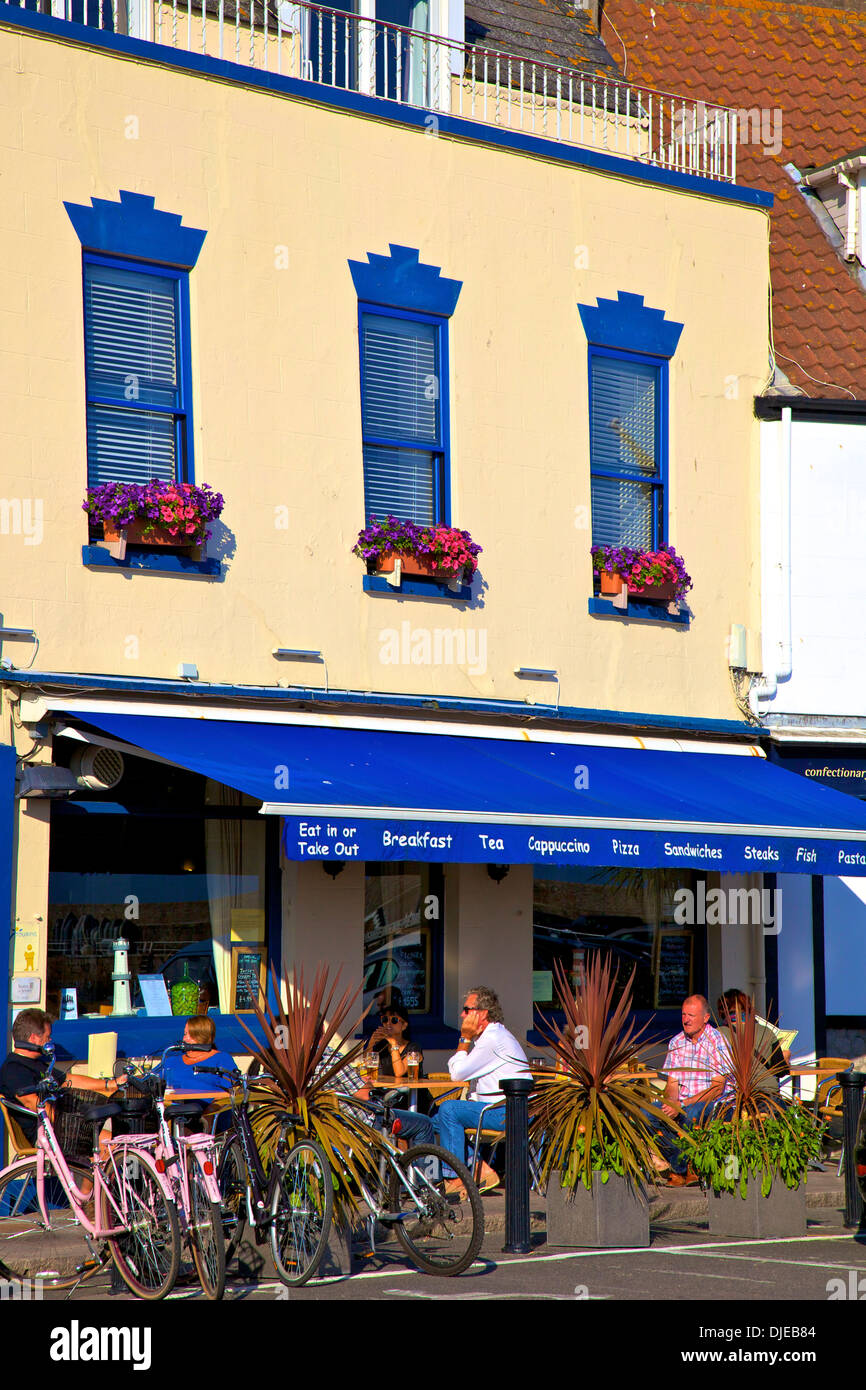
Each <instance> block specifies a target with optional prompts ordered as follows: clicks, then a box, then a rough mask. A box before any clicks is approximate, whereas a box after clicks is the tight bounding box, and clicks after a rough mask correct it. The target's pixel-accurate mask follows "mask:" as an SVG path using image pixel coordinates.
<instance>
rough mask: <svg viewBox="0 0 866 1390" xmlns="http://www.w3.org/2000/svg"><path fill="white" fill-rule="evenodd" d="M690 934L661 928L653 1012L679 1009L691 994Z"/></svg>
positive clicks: (691, 943)
mask: <svg viewBox="0 0 866 1390" xmlns="http://www.w3.org/2000/svg"><path fill="white" fill-rule="evenodd" d="M693 947H694V938H693V936H692V934H691V932H687V931H673V930H668V929H667V928H664V927H663V928H662V929H661V930H660V931H659V933H658V937H657V944H656V970H655V1000H654V1003H653V1007H654V1008H656V1009H678V1008H679V1007H680V1005H681V1004H682V1002H683V1000H684V999H687V998H688V997H689V995H690V994H691V992H692V950H693Z"/></svg>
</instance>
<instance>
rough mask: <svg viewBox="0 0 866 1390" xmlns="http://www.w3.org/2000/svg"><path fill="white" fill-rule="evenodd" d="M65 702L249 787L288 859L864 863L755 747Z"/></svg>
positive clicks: (835, 868)
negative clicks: (114, 708) (277, 719)
mask: <svg viewBox="0 0 866 1390" xmlns="http://www.w3.org/2000/svg"><path fill="white" fill-rule="evenodd" d="M78 712H79V711H76V713H78ZM80 716H81V718H83V719H86V720H87V722H88V723H89V724H90V725H92V726H94V727H95V728H98V729H100V730H102V731H103V732H104V733H106V734H108V735H109V736H111V737H112V738H114V739H117V740H120V741H121V742H123V743H125V744H130V745H133V746H134V747H137V748H139V749H141V750H144V751H147V752H149V753H151V754H156V755H157V756H159V757H161V758H164V759H166V760H167V761H168V762H171V763H177V764H178V765H180V766H181V767H186V768H189V769H191V770H192V771H195V772H199V773H202V774H203V775H205V776H208V777H212V778H214V779H216V780H217V781H219V782H222V783H225V784H226V785H228V786H231V787H236V788H238V789H239V790H240V791H243V792H247V793H249V794H250V795H251V796H254V797H256V798H258V799H260V800H261V801H262V803H263V810H265V811H268V812H271V813H274V814H280V815H282V816H284V817H285V825H284V834H283V843H284V847H285V852H286V855H287V857H288V858H290V859H295V860H300V861H304V860H311V859H318V860H319V861H332V862H351V861H353V860H354V861H361V860H389V859H390V860H428V861H437V862H444V863H490V862H494V863H504V864H575V865H579V864H586V865H620V864H623V865H628V864H630V865H642V866H644V867H662V866H666V867H671V866H677V865H679V866H682V867H688V868H700V869H704V870H721V871H729V872H749V871H763V872H789V873H815V874H823V873H826V874H836V875H857V874H866V806H863V805H861V804H860V803H859V802H856V801H854V800H852V799H851V798H849V797H846V796H844V795H842V794H841V793H838V792H834V791H831V790H828V789H826V788H823V787H816V786H813V785H811V784H810V783H809V782H808V781H807V780H806V779H805V778H802V777H798V776H796V775H794V774H793V773H789V772H785V771H784V770H782V769H781V768H779V767H776V766H774V765H773V764H772V763H770V762H768V761H767V759H766V758H764V757H763V756H761V755H760V754H759V753H758V750H757V749H751V750H743V751H736V752H735V751H730V752H719V753H717V752H710V751H704V752H692V751H688V750H689V745H688V744H685V743H684V744H675V743H673V742H671V743H670V745H669V746H661V747H660V746H659V745H660V744H662V741H661V740H654V741H653V742H654V744H655V746H653V747H647V746H645V744H644V742H643V741H642V740H640V739H637V738H632V739H629V738H626V737H610V738H608V739H604V738H601V737H599V738H596V739H593V738H592V737H591V736H588V737H587V740H586V742H580V741H578V740H579V739H580V735H578V734H573V735H550V734H544V733H542V732H535V731H524V730H514V729H508V730H505V729H501V730H499V729H498V730H487V731H486V732H485V733H484V734H483V735H480V734H478V733H476V731H475V729H474V728H473V726H471V725H463V726H460V728H459V730H457V729H455V731H454V732H449V733H444V732H435V733H433V732H421V731H420V730H421V728H423V726H419V728H418V731H416V730H415V729H414V728H413V729H410V730H407V729H406V728H405V727H403V728H395V727H394V726H393V724H392V725H391V726H390V727H388V728H381V729H380V728H376V727H369V726H370V725H372V724H373V721H372V720H367V721H362V720H358V721H354V725H353V721H352V720H349V719H340V718H339V716H337V717H331V718H330V719H329V718H328V717H326V716H322V717H320V722H315V721H313V720H312V718H310V722H307V723H293V724H286V723H274V722H269V721H266V720H262V721H261V722H258V721H256V720H255V719H254V718H253V719H250V718H249V717H248V718H247V719H246V720H244V719H243V718H239V719H238V720H232V719H222V718H213V717H201V716H190V717H173V716H169V715H165V716H157V715H150V714H148V715H140V714H120V713H118V714H114V713H103V712H102V711H101V710H99V711H91V712H85V710H84V709H83V708H81V709H80ZM299 718H303V716H299ZM364 724H366V725H367V726H368V727H362V725H364ZM436 727H437V729H439V730H442V729H443V728H444V727H447V726H443V725H442V724H439V725H437V726H436ZM703 747H704V748H707V745H703ZM749 752H751V753H752V754H754V756H749V755H748V753H749Z"/></svg>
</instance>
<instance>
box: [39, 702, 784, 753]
mask: <svg viewBox="0 0 866 1390" xmlns="http://www.w3.org/2000/svg"><path fill="white" fill-rule="evenodd" d="M28 705H32V706H33V709H32V711H28V708H27V707H28ZM49 710H51V711H58V712H62V713H65V714H69V715H76V714H77V715H79V716H80V717H81V718H86V716H87V715H88V714H92V715H100V714H110V715H124V714H126V715H136V716H141V715H143V716H146V717H147V718H148V719H189V720H190V721H195V720H198V719H200V720H204V721H208V720H218V721H222V722H224V723H227V724H272V725H278V726H279V725H282V726H284V727H287V728H291V727H297V728H305V727H306V728H325V729H369V730H372V731H374V732H382V733H400V734H440V735H441V734H444V735H446V736H447V737H449V738H482V739H498V740H501V741H502V742H504V743H541V744H545V743H549V744H565V745H568V746H578V747H580V746H585V747H587V748H593V747H596V748H638V749H641V750H642V751H644V752H651V753H653V752H658V753H721V754H725V755H726V756H727V757H741V758H742V757H745V758H765V757H766V753H764V751H763V749H761V748H759V747H758V746H757V745H756V744H752V743H749V744H741V743H711V742H709V741H708V740H703V739H696V740H695V741H691V740H687V739H676V738H653V737H651V736H644V735H643V734H640V735H638V734H594V733H578V732H570V733H565V732H560V731H559V730H556V729H523V728H521V729H512V728H507V727H504V726H503V725H501V724H458V723H454V724H449V723H445V722H443V721H442V720H434V719H430V720H427V719H424V718H423V717H419V718H418V719H376V718H372V717H371V716H369V715H360V714H358V715H355V714H311V713H307V712H305V711H303V710H298V711H292V712H290V713H288V712H287V713H279V712H272V711H270V710H253V709H233V708H226V707H225V706H222V705H199V704H196V705H195V706H191V705H188V704H150V703H148V702H146V701H141V700H91V699H86V698H85V699H76V698H75V697H60V696H56V695H43V696H40V697H39V698H38V699H36V700H32V701H31V700H28V699H27V696H26V695H25V694H24V693H23V692H22V696H21V717H22V719H23V720H24V722H25V723H27V722H33V720H34V719H36V720H37V721H38V719H39V718H41V717H42V714H43V712H46V711H49ZM531 713H532V710H531V709H529V708H527V714H528V715H529V714H531Z"/></svg>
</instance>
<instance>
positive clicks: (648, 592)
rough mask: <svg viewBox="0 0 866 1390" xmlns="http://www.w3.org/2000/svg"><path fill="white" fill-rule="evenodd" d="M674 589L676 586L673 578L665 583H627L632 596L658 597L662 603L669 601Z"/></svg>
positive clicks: (649, 598) (674, 591)
mask: <svg viewBox="0 0 866 1390" xmlns="http://www.w3.org/2000/svg"><path fill="white" fill-rule="evenodd" d="M676 590H677V586H676V584H675V583H674V582H673V580H668V582H667V583H666V584H644V585H643V586H638V585H634V584H629V586H628V591H629V593H630V594H631V595H632V596H633V597H634V598H642V599H648V600H653V599H658V600H659V602H662V603H669V602H670V601H671V599H672V598H673V597H674V596H675V594H676Z"/></svg>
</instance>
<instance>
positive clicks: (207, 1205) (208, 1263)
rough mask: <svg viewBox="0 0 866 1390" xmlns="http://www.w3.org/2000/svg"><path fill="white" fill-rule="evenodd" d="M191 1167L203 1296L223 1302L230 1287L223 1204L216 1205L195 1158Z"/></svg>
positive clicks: (192, 1232) (193, 1230) (192, 1228)
mask: <svg viewBox="0 0 866 1390" xmlns="http://www.w3.org/2000/svg"><path fill="white" fill-rule="evenodd" d="M187 1162H188V1164H189V1236H190V1244H191V1246H192V1257H193V1259H194V1261H195V1267H196V1270H197V1272H198V1277H199V1283H200V1284H201V1287H202V1292H203V1293H205V1294H206V1295H207V1297H208V1298H210V1299H214V1300H215V1299H218V1298H222V1296H223V1294H224V1293H225V1287H226V1248H225V1241H224V1239H223V1221H222V1212H221V1210H220V1205H219V1202H212V1201H211V1199H210V1194H209V1192H208V1190H207V1187H206V1186H205V1180H204V1174H203V1173H202V1171H201V1168H200V1167H199V1163H198V1159H197V1158H196V1156H195V1154H193V1153H190V1154H189V1155H188V1156H187Z"/></svg>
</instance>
